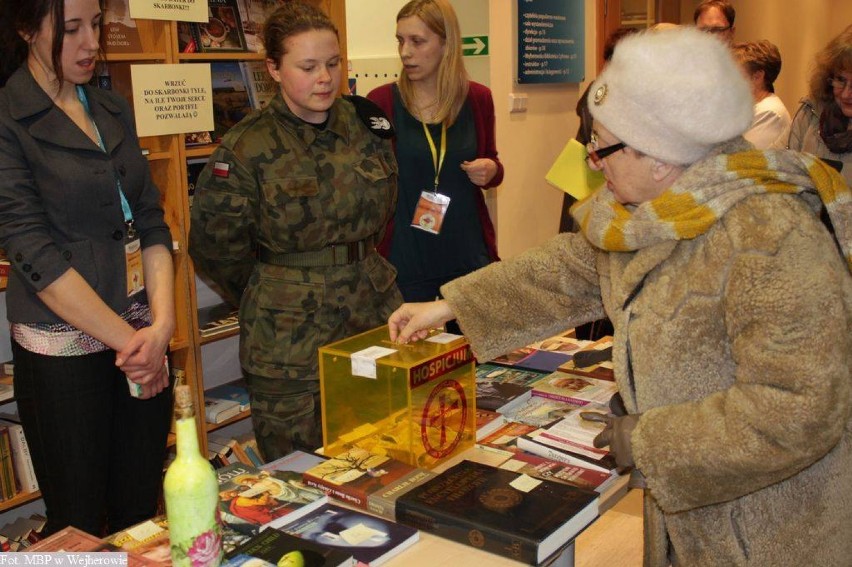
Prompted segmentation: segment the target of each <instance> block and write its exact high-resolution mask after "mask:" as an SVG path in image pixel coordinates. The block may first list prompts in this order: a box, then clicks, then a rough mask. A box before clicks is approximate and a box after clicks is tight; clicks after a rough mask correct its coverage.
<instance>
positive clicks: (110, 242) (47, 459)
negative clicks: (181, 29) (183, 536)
mask: <svg viewBox="0 0 852 567" xmlns="http://www.w3.org/2000/svg"><path fill="white" fill-rule="evenodd" d="M0 5H1V6H2V11H0V41H2V52H3V54H4V57H3V60H2V73H0V84H2V85H4V86H3V88H2V90H0V246H2V247H3V248H5V250H6V253H7V254H8V256H9V260H10V261H11V264H12V272H11V274H10V276H9V285H8V290H7V291H6V307H7V311H8V312H7V316H8V319H9V322H10V323H11V329H10V331H11V337H12V353H13V356H14V364H15V377H14V381H15V383H14V387H15V398H16V400H17V402H18V410H19V412H20V416H21V423H22V425H23V428H24V432H25V434H26V437H27V443H28V444H29V449H30V455H31V457H32V461H33V466H34V468H35V473H36V477H37V478H38V483H39V488H40V489H41V493H42V496H43V497H44V503H45V508H46V511H47V525H46V527H45V531H46V532H47V533H53V532H55V531H57V530H59V529H61V528H63V527H65V526H68V525H69V524H70V525H73V526H75V527H77V528H80V529H82V530H84V531H87V532H89V533H92V534H100V533H102V530H104V529H106V530H107V531H110V532H114V531H118V530H121V529H124V528H126V527H127V526H129V525H132V524H134V523H137V522H140V521H142V520H144V519H146V518H150V517H151V516H152V515H154V514H155V513H156V510H157V496H158V493H159V490H160V483H161V480H162V472H163V469H162V467H163V460H164V458H165V450H166V436H167V434H168V430H169V415H170V413H171V395H170V394H169V390H168V389H167V386H168V383H169V377H168V373H167V371H166V369H165V365H164V358H165V353H166V350H167V349H168V346H169V340H170V339H171V337H172V334H173V333H174V329H175V314H174V289H173V288H174V275H173V268H172V256H171V251H170V250H171V243H172V237H171V234H170V232H169V228H168V226H167V225H166V223H165V222H164V220H163V211H162V209H161V208H160V205H159V201H160V193H159V191H158V190H157V187H156V186H154V183H153V182H152V180H151V175H150V171H149V169H148V162H147V160H146V159H145V158H144V157H143V156H142V152H141V149H140V147H139V141H138V139H137V137H136V132H135V127H134V120H133V115H132V113H131V111H130V107H129V106H128V104H127V102H126V101H124V100H123V99H121V98H120V97H118V96H116V95H115V94H113V93H111V92H109V91H103V90H99V89H96V88H91V87H88V86H86V84H87V83H88V82H89V81H90V80H91V78H92V75H93V74H94V71H95V65H96V63H97V62H98V52H99V44H98V40H99V37H100V31H101V19H102V11H101V6H100V5H99V2H98V0H64V1H63V0H28V1H27V2H20V1H17V0H3V1H2V3H0ZM128 380H130V381H131V382H132V383H131V384H129V383H128ZM129 385H130V386H131V387H132V389H133V390H135V395H136V396H138V397H139V398H143V399H137V398H136V397H133V396H132V395H131V392H130V391H129V390H128V386H129Z"/></svg>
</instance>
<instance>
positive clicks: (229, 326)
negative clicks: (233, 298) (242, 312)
mask: <svg viewBox="0 0 852 567" xmlns="http://www.w3.org/2000/svg"><path fill="white" fill-rule="evenodd" d="M239 326H240V320H239V310H238V309H236V308H234V307H231V306H230V305H228V304H227V303H219V304H216V305H211V306H209V307H202V308H200V309H199V310H198V329H199V332H200V334H201V336H202V337H215V336H216V335H221V334H224V333H227V332H230V331H233V330H234V329H238V328H239Z"/></svg>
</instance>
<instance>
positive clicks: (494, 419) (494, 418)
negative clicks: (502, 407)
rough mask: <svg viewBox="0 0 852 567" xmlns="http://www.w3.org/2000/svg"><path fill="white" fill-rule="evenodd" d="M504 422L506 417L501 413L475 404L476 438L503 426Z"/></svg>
mask: <svg viewBox="0 0 852 567" xmlns="http://www.w3.org/2000/svg"><path fill="white" fill-rule="evenodd" d="M505 423H506V418H505V417H503V414H501V413H497V412H496V411H491V410H488V409H483V408H480V407H478V406H477V408H476V440H477V441H479V440H480V439H482V438H484V437H487V436H489V435H491V434H492V433H494V432H495V431H497V430H498V429H500V428H501V427H503V425H505Z"/></svg>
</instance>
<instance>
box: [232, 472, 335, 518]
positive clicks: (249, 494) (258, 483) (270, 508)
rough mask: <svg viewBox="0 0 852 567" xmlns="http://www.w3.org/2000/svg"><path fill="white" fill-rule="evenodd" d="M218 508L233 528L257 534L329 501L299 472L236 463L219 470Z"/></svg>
mask: <svg viewBox="0 0 852 567" xmlns="http://www.w3.org/2000/svg"><path fill="white" fill-rule="evenodd" d="M216 477H217V478H218V480H219V511H220V513H221V516H222V519H223V520H224V521H225V523H226V524H227V525H228V526H230V527H231V528H233V529H234V530H236V531H238V532H241V533H246V534H255V533H258V532H260V531H263V530H264V529H265V528H267V527H278V526H280V525H282V524H285V523H287V522H289V521H291V520H293V519H295V518H298V517H301V516H303V515H305V514H307V513H309V512H310V511H311V510H315V509H317V508H319V507H320V506H322V505H323V504H324V503H326V502H327V501H328V497H327V496H326V495H325V493H324V492H323V491H321V490H317V489H316V488H312V487H310V486H306V485H305V484H304V483H303V482H302V478H301V475H300V474H299V473H295V472H291V471H262V470H260V469H257V468H255V467H252V466H249V465H246V464H242V463H236V464H232V465H228V466H226V467H223V468H221V469H219V470H217V471H216Z"/></svg>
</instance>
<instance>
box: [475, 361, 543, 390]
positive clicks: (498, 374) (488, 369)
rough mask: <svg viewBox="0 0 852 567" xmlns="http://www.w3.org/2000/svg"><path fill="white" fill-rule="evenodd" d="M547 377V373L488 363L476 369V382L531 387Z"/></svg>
mask: <svg viewBox="0 0 852 567" xmlns="http://www.w3.org/2000/svg"><path fill="white" fill-rule="evenodd" d="M545 376H547V372H540V371H538V370H526V369H524V368H509V367H506V366H501V365H499V364H491V363H489V362H485V363H482V364H480V365H478V366H477V367H476V380H477V382H478V381H480V380H481V381H484V382H502V383H510V384H518V385H520V386H528V387H532V385H533V384H535V383H536V382H538V381H539V380H541V379H542V378H544V377H545Z"/></svg>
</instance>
